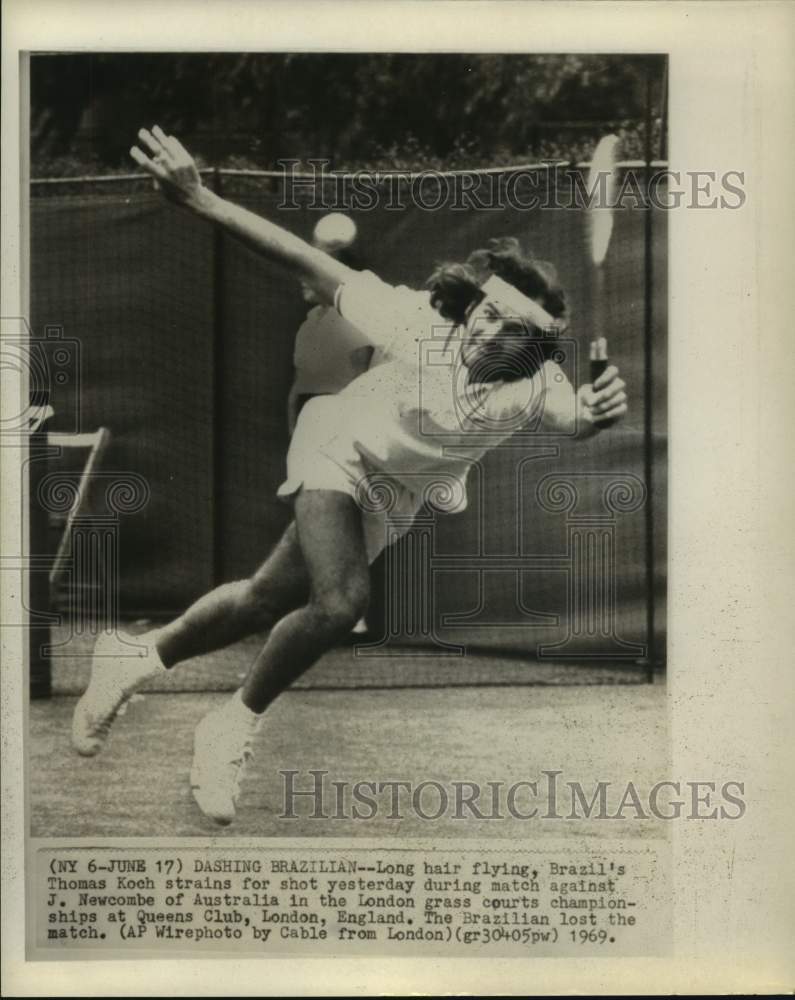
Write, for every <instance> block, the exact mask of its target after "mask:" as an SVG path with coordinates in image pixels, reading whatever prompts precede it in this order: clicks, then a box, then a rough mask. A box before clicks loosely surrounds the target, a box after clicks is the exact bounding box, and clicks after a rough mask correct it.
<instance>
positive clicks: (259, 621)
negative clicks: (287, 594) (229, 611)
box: [236, 579, 278, 630]
mask: <svg viewBox="0 0 795 1000" xmlns="http://www.w3.org/2000/svg"><path fill="white" fill-rule="evenodd" d="M236 587H237V601H238V607H239V610H240V612H241V614H242V615H243V616H244V617H245V618H246V620H247V621H248V622H249V623H250V625H251V626H252V627H253V628H256V629H263V630H264V629H268V628H270V627H271V625H273V623H274V621H275V620H276V618H277V617H278V610H277V608H276V602H275V600H274V595H273V594H272V593H271V590H270V588H269V587H265V586H263V585H262V584H261V583H259V582H258V581H256V580H254V579H249V580H240V581H239V583H238V584H236Z"/></svg>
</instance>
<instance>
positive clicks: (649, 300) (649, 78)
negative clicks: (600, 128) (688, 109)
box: [643, 60, 657, 683]
mask: <svg viewBox="0 0 795 1000" xmlns="http://www.w3.org/2000/svg"><path fill="white" fill-rule="evenodd" d="M653 78H654V62H653V61H652V60H649V65H648V68H647V71H646V123H645V126H646V127H645V150H644V159H645V161H646V166H645V171H644V172H645V177H646V192H647V194H648V191H649V189H650V182H651V160H652V150H651V147H652V125H653V121H652V96H653V95H652V87H653ZM645 211H646V214H645V216H644V226H643V244H644V246H643V251H644V253H643V262H644V269H643V354H644V366H643V368H644V378H643V473H644V476H643V478H644V482H645V483H646V506H645V509H644V514H645V529H646V530H645V535H646V643H647V654H646V655H647V665H646V680H647V681H648V682H649V683H652V682H653V681H654V668H655V665H656V662H657V657H656V641H655V593H654V590H655V579H654V577H655V573H654V563H655V546H654V438H653V425H652V418H653V412H652V411H653V407H652V394H653V391H654V378H653V376H654V368H653V359H654V355H653V350H654V343H653V301H654V300H653V294H654V268H653V263H652V250H653V235H654V232H653V214H652V208H651V205H650V204H647V205H646V210H645Z"/></svg>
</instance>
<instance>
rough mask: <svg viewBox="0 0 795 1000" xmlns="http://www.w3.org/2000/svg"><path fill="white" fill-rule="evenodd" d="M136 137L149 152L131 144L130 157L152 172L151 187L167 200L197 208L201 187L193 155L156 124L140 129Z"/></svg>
mask: <svg viewBox="0 0 795 1000" xmlns="http://www.w3.org/2000/svg"><path fill="white" fill-rule="evenodd" d="M138 138H139V139H140V141H141V143H142V144H143V145H144V146H146V148H147V149H148V150H149V153H150V154H151V155H150V156H147V155H146V153H145V152H143V150H142V149H140V148H139V147H138V146H133V147H132V149H131V150H130V156H131V157H132V158H133V159H134V160H135V162H136V163H137V164H138V165H139V166H140V167H143V169H144V170H146V172H147V173H149V174H151V175H152V177H153V179H154V181H155V186H156V187H159V188H160V190H161V191H162V192H163V194H164V195H165V196H166V197H167V198H169V199H170V200H171V201H174V202H176V203H177V204H180V205H185V206H186V207H188V208H192V207H197V206H198V203H199V202H200V200H201V197H202V194H203V193H204V190H205V189H204V187H203V185H202V181H201V177H200V176H199V171H198V169H197V167H196V163H195V162H194V159H193V157H192V156H191V155H190V153H189V152H188V151H187V149H185V147H184V146H183V145H182V143H181V142H180V141H179V139H176V138H174V136H173V135H166V133H165V132H164V131H163V130H162V129H161V128H160V126H159V125H154V126H153V127H152V131H151V132H150V131H149V130H148V129H145V128H142V129H140V130H139V132H138Z"/></svg>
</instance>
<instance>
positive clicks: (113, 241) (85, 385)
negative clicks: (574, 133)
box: [31, 170, 667, 656]
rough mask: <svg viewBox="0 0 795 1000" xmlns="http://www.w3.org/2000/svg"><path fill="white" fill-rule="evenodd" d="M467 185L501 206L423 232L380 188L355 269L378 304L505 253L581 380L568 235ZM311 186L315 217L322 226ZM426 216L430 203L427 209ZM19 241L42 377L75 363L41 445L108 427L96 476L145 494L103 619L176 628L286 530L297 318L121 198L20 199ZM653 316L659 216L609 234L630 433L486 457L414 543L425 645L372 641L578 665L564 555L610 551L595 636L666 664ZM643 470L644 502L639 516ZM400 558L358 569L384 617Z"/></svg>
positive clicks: (579, 266) (255, 261)
mask: <svg viewBox="0 0 795 1000" xmlns="http://www.w3.org/2000/svg"><path fill="white" fill-rule="evenodd" d="M639 175H640V176H641V178H642V176H643V170H640V171H639ZM460 176H464V175H459V177H460ZM467 176H469V175H467ZM471 176H472V178H473V180H472V181H471V183H470V182H467V183H470V189H471V184H473V183H474V184H475V185H476V186H475V188H474V190H475V192H478V191H480V194H481V202H482V201H483V200H484V199H485V198H486V197H488V198H491V199H492V200H493V199H494V198H495V196H496V198H497V200H498V201H499V200H500V199H501V200H502V201H503V206H502V207H500V208H499V209H497V210H483V209H478V208H475V207H473V202H472V198H471V197H470V199H469V202H468V204H462V205H461V206H459V207H456V206H455V204H454V198H453V199H452V200H451V199H450V198H448V199H447V200H446V202H445V203H444V204H443V205H442V206H441V207H439V208H438V209H436V210H428V209H427V208H423V207H421V206H420V205H418V204H416V203H415V202H413V201H412V197H411V191H410V189H411V183H412V182H411V180H410V179H403V180H401V181H396V180H395V179H394V178H393V179H392V180H391V181H388V183H389V184H390V185H391V188H392V192H393V196H392V198H391V199H390V198H386V197H381V198H379V204H378V206H377V207H376V208H374V209H372V210H370V211H363V210H356V209H352V210H350V214H351V215H352V216H353V218H354V219H355V221H356V223H357V226H358V229H359V234H360V245H359V250H360V253H361V256H362V258H363V259H364V260H365V261H366V263H367V265H368V266H369V267H370V268H371V269H372V270H374V271H376V272H377V273H378V274H379V275H381V276H382V277H383V278H384V279H386V280H387V281H390V282H393V283H400V284H407V285H410V286H413V287H421V285H422V283H423V282H424V280H425V278H426V277H427V275H428V273H429V272H430V270H431V269H432V267H433V266H434V265H435V264H436V263H437V262H439V261H440V260H456V259H463V258H465V257H466V255H467V254H468V253H469V252H470V251H471V250H472V249H474V248H476V247H479V246H483V245H484V244H485V243H486V241H487V240H488V239H489V238H490V237H495V236H504V235H516V236H518V237H519V238H520V240H521V241H522V243H523V244H524V245H526V246H527V247H529V248H531V249H532V250H533V251H534V252H535V253H536V254H537V255H538V256H539V257H542V258H546V259H549V260H551V261H553V262H554V263H555V265H556V266H557V268H558V271H559V273H560V276H561V279H562V283H563V285H564V287H565V288H566V289H567V292H568V295H569V298H570V301H571V305H572V314H573V325H572V335H573V337H574V339H575V340H576V341H577V342H578V345H579V348H580V350H579V351H578V352H577V359H576V361H575V364H576V369H577V370H576V376H577V377H578V378H580V379H582V380H587V378H588V366H587V343H588V339H589V336H590V334H591V330H592V323H591V312H592V301H591V298H592V280H591V263H590V258H589V253H588V241H587V227H586V224H585V213H584V211H583V210H582V209H576V208H570V207H557V208H546V209H544V208H540V207H535V208H527V207H522V205H527V204H529V197H530V194H531V193H532V192H531V190H530V187H527V186H525V187H524V188H523V187H522V184H521V183H518V184H514V190H513V191H512V193H510V195H509V193H508V192H507V190H506V184H507V183H508V181H507V178H508V176H509V174H508V173H507V172H506V173H503V174H498V175H491V176H489V175H488V174H485V173H480V174H477V175H471ZM214 177H215V183H216V184H219V185H221V186H222V189H223V193H224V195H225V196H226V197H228V198H230V199H231V200H233V201H236V202H238V203H241V204H244V205H246V206H247V207H249V208H252V209H253V210H254V211H256V212H259V213H262V214H264V215H266V216H268V217H269V218H272V219H274V220H275V221H278V222H279V223H280V224H281V225H283V226H285V227H286V228H288V229H290V230H292V231H295V232H296V233H298V234H299V235H302V236H304V237H308V236H309V235H310V233H311V230H312V228H313V226H314V224H315V222H316V221H317V219H318V218H319V216H320V214H322V211H323V206H322V205H321V204H318V205H317V207H312V205H311V201H312V198H311V197H310V194H309V193H308V190H307V189H304V190H303V192H297V194H296V192H295V191H294V192H293V193H294V194H296V197H297V200H298V202H299V203H300V204H301V206H302V207H301V208H299V209H288V208H285V207H284V202H285V193H286V192H285V190H284V186H283V183H282V182H280V181H279V180H277V179H276V178H274V177H271V176H267V175H264V174H263V175H252V174H242V173H240V172H238V173H235V172H216V173H215V175H214ZM495 178H496V179H495ZM415 180H416V179H415ZM437 182H438V179H437ZM328 183H329V182H326V186H324V188H323V190H324V198H323V199H316V201H325V204H326V206H327V207H328V208H334V207H337V206H336V205H335V204H334V198H335V197H336V196H335V194H334V192H333V191H329V190H328ZM380 183H381V184H384V183H387V181H384V180H382V181H381V182H380ZM458 183H460V182H459V181H456V180H455V179H454V186H455V184H458ZM524 183H525V185H528V184H530V182H529V180H526V181H525V182H524ZM537 183H538V182H537V181H534V182H533V184H537ZM427 184H428V185H431V184H432V181H431V180H428V181H427ZM540 184H541V188H538V187H536V189H535V191H536V193H538V192H539V190H543V191H545V192H546V195H545V200H546V201H547V202H555V200H557V203H558V204H559V205H567V204H568V202H567V198H566V191H567V190H568V191H570V189H571V188H570V177H567V175H565V174H564V173H562V172H560V171H554V170H548V171H545V172H544V171H542V180H541V181H540ZM480 185H484V186H483V187H480ZM486 185H487V186H486ZM531 186H532V185H531ZM552 188H554V189H555V197H554V198H553V197H551V196H550V194H551V190H552ZM401 191H403V195H401V194H400V192H401ZM495 192H496V195H495ZM287 193H288V194H289V192H287ZM395 193H397V194H395ZM395 198H397V200H398V202H399V205H396V204H395ZM425 198H426V204H427V203H429V202H430V201H431V200H432V198H433V194H432V188H431V187H430V186H429V187H427V188H426V195H425ZM510 200H512V201H513V205H512V206H511V205H510V204H506V202H508V201H510ZM570 200H571V199H569V201H570ZM650 211H651V212H652V218H649V217H648V213H649V212H650ZM31 226H32V241H31V272H32V279H31V308H32V323H33V331H34V336H35V337H37V338H46V340H45V343H46V345H48V350H49V351H50V353H52V352H53V351H55V350H56V349H57V345H58V344H59V343H71V342H73V343H72V344H71V346H70V348H69V350H71V351H72V352H73V359H72V361H71V362H70V363H69V365H67V368H69V371H68V373H67V375H66V376H65V378H64V381H63V384H56V385H55V386H54V397H55V398H54V399H53V401H52V402H53V405H54V408H55V411H56V416H55V418H54V420H53V421H52V423H51V425H50V426H51V428H52V429H54V430H72V429H74V427H75V426H77V425H79V427H80V428H82V429H84V430H93V429H95V428H96V427H98V426H100V425H102V426H106V427H108V428H109V429H110V430H111V432H112V435H113V438H112V443H111V446H110V448H109V451H108V453H107V454H106V456H105V458H104V461H103V466H104V468H105V469H107V470H111V471H117V472H122V471H123V472H135V473H137V474H138V475H140V476H142V477H144V479H145V480H146V481H147V483H148V485H149V489H150V491H151V495H150V498H149V501H148V503H147V504H146V505H145V507H144V508H143V509H142V510H140V511H138V512H137V513H131V514H130V515H129V516H127V517H122V518H121V523H120V546H121V548H120V562H119V565H120V570H121V576H120V594H119V596H120V601H121V611H122V614H124V615H126V616H137V615H140V614H147V615H158V616H165V615H168V614H172V613H174V612H176V611H178V610H179V609H181V608H182V607H184V606H185V605H186V604H187V603H188V602H190V601H191V600H192V599H194V598H196V597H197V596H198V595H200V594H201V593H202V592H204V591H205V590H206V589H208V588H209V587H210V586H211V585H212V584H213V583H214V582H216V581H219V580H225V579H233V578H236V577H241V576H244V575H246V574H248V573H250V572H251V571H252V570H253V569H254V568H255V566H256V565H257V564H258V563H259V562H260V561H261V560H262V559H263V557H264V556H265V554H266V553H267V552H268V550H269V548H270V546H271V545H272V544H273V543H274V541H275V540H276V538H277V537H278V536H279V534H280V532H281V531H282V530H283V529H284V527H285V525H286V524H287V521H288V519H289V516H290V512H289V509H288V508H287V507H285V506H284V505H283V504H282V503H281V502H279V501H278V500H277V499H276V496H275V491H276V488H277V486H278V485H279V483H280V482H281V480H282V478H283V475H284V468H285V454H286V450H287V427H286V419H285V404H286V396H287V392H288V389H289V386H290V383H291V378H292V350H293V337H294V333H295V331H296V329H297V328H298V326H299V324H300V322H301V320H302V318H303V314H304V307H303V306H302V302H301V299H300V296H299V294H298V288H297V285H296V283H295V282H294V280H292V279H291V278H290V277H289V276H286V275H285V273H284V272H283V271H281V270H280V269H278V268H277V267H275V266H273V265H271V264H269V263H268V262H266V261H263V260H262V259H260V258H258V257H256V256H255V255H253V254H252V253H250V252H248V251H247V250H246V249H244V248H242V247H241V246H239V245H237V244H236V243H235V242H234V241H232V240H230V239H228V238H226V237H222V236H220V235H219V234H217V233H215V232H214V231H213V230H212V229H211V228H210V227H208V226H206V225H204V224H202V223H201V222H199V221H197V220H196V219H194V218H192V217H190V216H189V215H187V214H185V213H183V212H181V211H180V210H178V209H176V208H174V207H172V206H169V205H167V204H165V203H164V202H163V201H162V199H161V198H160V197H159V196H158V195H156V194H155V193H154V192H152V191H151V189H150V188H149V187H148V186H147V185H146V184H144V183H142V182H141V181H140V180H136V179H129V178H128V179H124V178H121V179H109V180H107V181H105V182H100V181H96V180H92V179H86V180H84V181H81V182H76V181H68V182H63V183H46V184H44V183H36V182H34V184H33V197H32V199H31ZM666 299H667V292H666V220H665V213H664V212H662V211H656V210H650V209H645V208H634V209H630V208H625V209H623V210H619V211H617V212H616V217H615V230H614V236H613V241H612V244H611V248H610V252H609V256H608V259H607V262H606V264H605V301H606V312H607V314H606V316H605V317H604V319H605V326H606V332H607V334H608V336H609V343H610V352H611V357H612V358H614V359H615V361H616V362H617V363H618V364H619V365H620V367H621V370H622V374H623V377H624V378H625V380H626V381H627V383H628V387H629V392H630V394H631V412H630V414H629V416H628V417H627V419H626V420H625V421H624V422H623V423H622V424H621V425H619V426H618V427H616V428H615V429H612V430H610V431H609V432H606V433H603V434H601V435H600V436H599V437H597V438H596V439H594V440H592V441H588V442H582V443H576V442H565V441H564V442H559V449H558V453H556V454H554V455H549V454H547V455H545V454H536V453H535V451H534V448H533V445H532V442H528V439H527V437H526V436H524V437H522V438H520V439H517V440H514V441H510V442H508V443H507V444H506V445H505V446H503V447H500V448H498V449H497V450H495V451H494V452H492V453H491V454H489V455H488V457H487V459H486V461H485V462H484V464H483V466H482V468H481V469H479V470H476V474H475V475H473V480H472V491H471V492H472V499H471V503H470V507H469V509H468V510H467V511H466V512H465V513H463V514H460V515H449V516H439V517H436V518H434V519H433V524H432V532H431V534H432V554H431V563H432V565H431V567H430V569H431V573H430V576H429V577H428V579H429V581H430V582H429V584H428V588H429V592H430V594H431V597H432V601H431V606H430V607H429V609H428V613H429V614H430V615H431V617H432V628H431V632H430V634H429V633H428V631H427V629H426V630H424V631H423V630H422V629H421V630H420V631H419V632H418V631H417V629H416V628H413V626H412V625H411V624H410V623H409V625H408V626H406V624H405V623H401V622H395V621H392V623H391V625H389V624H387V626H386V627H387V628H388V629H389V628H391V629H392V633H393V634H394V636H396V637H400V635H402V636H403V638H405V639H406V640H407V641H422V642H425V643H427V642H428V641H430V642H431V644H432V645H433V644H436V645H441V644H443V643H446V644H455V643H456V642H462V643H466V644H467V645H469V646H480V647H483V648H485V647H492V646H493V647H499V648H501V649H506V650H515V651H521V652H529V651H531V650H533V651H534V650H536V648H537V646H538V644H539V643H540V644H542V646H543V647H544V650H545V651H546V653H550V651H552V652H551V653H550V655H555V654H554V650H555V649H556V648H557V649H559V651H560V655H564V654H565V653H567V652H568V653H570V654H571V655H572V656H574V655H575V654H576V652H577V650H576V648H575V647H576V642H574V643H573V645H572V642H573V640H572V634H573V633H572V616H573V615H574V614H575V612H576V611H577V602H578V600H580V597H578V591H577V586H578V579H579V575H580V574H581V572H584V569H583V566H584V565H585V563H583V564H582V565H580V563H578V562H577V559H578V556H577V553H580V554H582V553H585V556H583V558H585V559H586V562H587V553H588V552H589V551H590V549H589V548H588V547H589V546H591V545H596V546H597V547H599V546H601V547H602V548H601V549H600V551H603V550H604V546H608V547H609V550H610V564H609V566H608V570H609V573H610V574H611V580H613V579H614V587H615V593H614V597H615V600H614V604H613V607H614V611H615V618H614V620H612V624H611V625H610V627H609V629H608V631H609V632H611V633H612V635H613V637H616V636H617V637H620V638H621V640H622V641H623V642H625V643H628V644H635V645H628V646H626V648H623V647H622V648H619V647H615V651H616V652H617V654H618V655H636V654H638V651H639V646H641V645H643V644H646V643H647V641H648V639H649V638H650V636H649V634H648V628H649V625H650V623H651V620H652V612H653V611H655V610H656V614H655V615H654V617H655V619H656V633H657V635H656V638H657V645H658V651H659V650H661V649H662V646H663V640H664V591H665V523H666V522H665V495H666V481H665V472H666V462H665V447H666V426H667V417H666V393H667V378H666V351H667V335H666V323H667V319H666V306H667V301H666ZM644 327H645V329H644ZM53 328H55V329H53ZM48 333H49V334H50V336H49V337H47V334H48ZM53 334H55V335H53ZM650 365H651V366H653V367H652V368H650V367H649V366H650ZM70 366H71V367H70ZM649 372H652V373H653V377H652V378H650V377H649ZM652 467H653V469H654V489H653V496H652V497H645V498H644V497H643V496H642V493H643V484H644V482H645V481H646V480H647V478H648V474H649V471H650V469H651V468H652ZM553 474H554V475H555V476H556V477H562V478H563V479H568V481H571V482H574V483H575V489H576V490H577V491H578V496H579V500H578V505H577V508H576V509H574V508H572V507H571V506H568V507H567V506H566V503H564V502H562V501H559V500H558V501H555V500H554V497H553V500H552V501H547V502H546V503H544V501H543V498H542V495H541V494H542V493H543V490H544V489H546V488H549V489H551V488H552V487H553V486H554V483H553V481H552V480H550V479H548V478H545V477H550V476H552V475H553ZM585 474H589V475H585ZM621 481H623V482H624V490H625V492H626V491H629V493H627V497H629V494H630V493H632V492H633V491H635V494H636V495H637V496H636V499H637V502H635V500H634V499H628V498H627V497H625V499H624V500H623V501H622V500H621V499H620V497H619V500H618V502H614V500H615V496H614V495H612V496H613V499H612V500H611V499H610V497H607V494H606V492H605V490H606V487H607V486H609V485H610V484H611V483H613V484H614V485H615V484H617V483H619V482H621ZM539 484H541V486H540V487H539ZM619 492H620V488H619ZM608 493H609V490H608ZM606 497H607V505H606ZM650 504H651V506H650ZM428 524H430V521H429V522H428ZM586 529H587V530H586ZM427 530H428V525H426V526H425V527H423V526H419V527H418V529H417V531H427ZM650 530H653V531H654V538H653V543H654V544H653V545H650ZM594 531H595V532H596V534H594ZM583 532H584V534H583ZM588 532H590V534H588ZM599 532H602V534H599ZM605 532H606V534H605ZM415 534H416V533H415ZM406 545H408V546H411V545H412V540H411V537H410V538H409V539H408V540H407V542H404V543H403V545H402V548H401V550H400V552H399V553H398V555H399V557H400V560H403V561H402V562H400V561H398V562H395V561H394V560H392V561H391V562H388V563H386V562H384V560H383V559H382V560H381V562H380V563H379V564H377V566H376V567H375V568H374V574H375V578H376V580H377V583H376V590H377V591H378V592H380V593H381V603H382V605H388V603H389V602H388V601H384V600H383V593H384V586H383V583H382V582H378V581H383V579H384V578H385V576H386V577H389V576H390V574H391V575H392V576H393V577H394V576H395V574H402V573H404V572H414V571H415V570H413V569H411V559H408V561H406V559H407V554H406V553H407V550H406V548H405V546H406ZM605 551H606V550H605ZM650 558H653V563H651V564H650V562H649V560H650ZM401 567H402V568H401ZM407 567H408V568H407ZM589 572H590V571H589ZM613 573H614V578H613V577H612V574H613ZM610 586H613V583H611V584H610ZM386 589H387V590H388V586H387V588H386ZM587 599H588V600H590V598H587ZM611 600H612V598H611ZM655 602H656V603H655ZM388 610H389V609H388V607H387V613H386V618H387V619H389V614H388ZM580 610H582V608H580ZM612 613H613V612H612V611H610V615H612ZM606 627H607V626H606ZM575 631H576V630H575ZM605 634H607V633H605ZM610 641H612V640H610ZM610 641H608V643H607V645H606V646H605V652H606V654H607V653H609V652H610V650H609V648H608V647H609V646H610ZM567 643H568V645H567ZM555 644H561V645H559V646H558V647H556V645H555ZM622 649H623V653H622Z"/></svg>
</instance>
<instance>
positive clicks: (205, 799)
mask: <svg viewBox="0 0 795 1000" xmlns="http://www.w3.org/2000/svg"><path fill="white" fill-rule="evenodd" d="M254 733H255V725H254V723H253V722H247V721H246V720H241V719H240V718H238V717H236V716H235V715H234V714H232V713H231V712H230V711H229V710H228V709H227V708H226V706H225V707H224V708H222V709H216V710H215V711H213V712H210V713H209V714H208V715H205V717H204V718H203V719H202V720H201V722H200V723H199V724H198V726H197V727H196V732H195V735H194V740H193V766H192V767H191V771H190V784H191V791H192V792H193V797H194V799H195V800H196V804H197V805H198V807H199V809H201V811H202V812H203V813H204V815H205V816H208V817H209V818H210V819H214V820H215V822H216V823H220V824H222V825H223V826H226V825H228V824H229V823H231V822H232V820H233V819H234V818H235V807H236V805H237V799H238V796H239V795H240V779H241V778H242V776H243V770H244V767H245V765H246V763H247V762H248V761H249V759H250V758H251V742H252V739H253V738H254Z"/></svg>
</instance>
